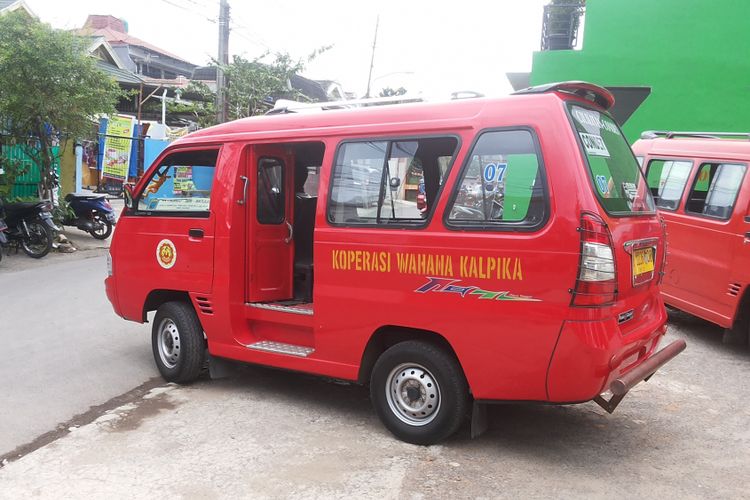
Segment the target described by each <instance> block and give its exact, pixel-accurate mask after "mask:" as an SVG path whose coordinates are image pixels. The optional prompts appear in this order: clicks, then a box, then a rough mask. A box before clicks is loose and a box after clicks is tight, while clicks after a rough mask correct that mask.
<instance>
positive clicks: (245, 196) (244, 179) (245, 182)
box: [237, 175, 249, 205]
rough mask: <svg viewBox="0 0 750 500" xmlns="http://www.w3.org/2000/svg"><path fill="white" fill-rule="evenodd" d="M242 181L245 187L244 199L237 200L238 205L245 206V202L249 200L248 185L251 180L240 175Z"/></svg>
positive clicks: (243, 188) (243, 191) (243, 187)
mask: <svg viewBox="0 0 750 500" xmlns="http://www.w3.org/2000/svg"><path fill="white" fill-rule="evenodd" d="M240 179H242V182H243V186H242V199H241V200H237V204H238V205H244V204H245V201H246V200H247V183H248V181H249V179H248V178H247V177H245V176H244V175H240Z"/></svg>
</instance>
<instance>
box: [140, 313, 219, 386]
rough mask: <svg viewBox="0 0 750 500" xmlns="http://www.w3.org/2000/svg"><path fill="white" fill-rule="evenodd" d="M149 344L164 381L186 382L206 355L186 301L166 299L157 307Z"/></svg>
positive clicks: (194, 375) (197, 372)
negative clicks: (167, 300)
mask: <svg viewBox="0 0 750 500" xmlns="http://www.w3.org/2000/svg"><path fill="white" fill-rule="evenodd" d="M151 347H152V350H153V353H154V360H155V361H156V367H157V368H158V369H159V373H161V375H162V377H164V379H165V380H166V381H168V382H177V383H180V384H186V383H189V382H192V381H194V380H195V379H197V378H198V376H199V375H200V373H201V371H202V370H203V364H204V362H205V359H206V343H205V340H204V338H203V328H202V327H201V324H200V322H199V321H198V316H197V315H196V314H195V310H194V309H193V308H192V307H191V306H190V304H187V303H185V302H167V303H165V304H162V305H161V307H159V309H158V310H157V311H156V316H154V325H153V327H152V330H151Z"/></svg>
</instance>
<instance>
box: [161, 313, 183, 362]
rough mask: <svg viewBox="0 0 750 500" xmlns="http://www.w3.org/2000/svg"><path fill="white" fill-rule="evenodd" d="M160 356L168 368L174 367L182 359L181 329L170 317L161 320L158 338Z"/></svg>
mask: <svg viewBox="0 0 750 500" xmlns="http://www.w3.org/2000/svg"><path fill="white" fill-rule="evenodd" d="M157 341H158V344H159V345H158V349H159V357H160V358H161V362H162V363H163V364H164V366H166V367H167V368H174V367H175V366H177V362H178V361H179V360H180V331H179V330H178V329H177V325H175V324H174V321H172V320H171V319H169V318H165V319H163V320H161V324H160V325H159V338H158V340H157Z"/></svg>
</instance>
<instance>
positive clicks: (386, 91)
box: [378, 87, 406, 97]
mask: <svg viewBox="0 0 750 500" xmlns="http://www.w3.org/2000/svg"><path fill="white" fill-rule="evenodd" d="M404 94H406V89H405V88H404V87H399V88H397V89H395V90H394V89H392V88H390V87H385V88H383V89H382V90H381V91H380V93H379V94H378V96H379V97H396V96H400V95H404Z"/></svg>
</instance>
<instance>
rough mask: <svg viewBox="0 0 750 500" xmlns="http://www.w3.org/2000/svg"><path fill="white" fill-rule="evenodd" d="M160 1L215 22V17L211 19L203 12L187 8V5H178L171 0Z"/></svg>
mask: <svg viewBox="0 0 750 500" xmlns="http://www.w3.org/2000/svg"><path fill="white" fill-rule="evenodd" d="M161 1H162V2H164V3H165V4H167V5H171V6H172V7H177V8H178V9H180V10H184V11H185V12H189V13H191V14H194V15H196V16H199V17H202V18H203V19H205V20H206V21H208V22H210V23H213V24H216V19H211V18H210V17H208V16H206V15H205V14H203V13H201V12H198V11H195V10H193V9H191V8H189V7H185V6H184V5H180V4H178V3H175V2H173V1H172V0H161Z"/></svg>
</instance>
